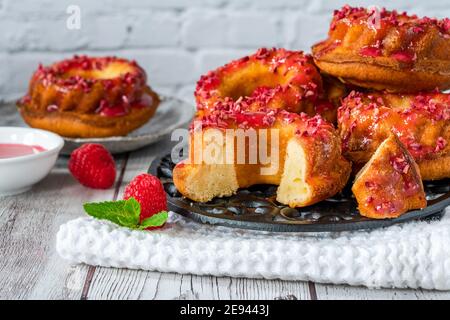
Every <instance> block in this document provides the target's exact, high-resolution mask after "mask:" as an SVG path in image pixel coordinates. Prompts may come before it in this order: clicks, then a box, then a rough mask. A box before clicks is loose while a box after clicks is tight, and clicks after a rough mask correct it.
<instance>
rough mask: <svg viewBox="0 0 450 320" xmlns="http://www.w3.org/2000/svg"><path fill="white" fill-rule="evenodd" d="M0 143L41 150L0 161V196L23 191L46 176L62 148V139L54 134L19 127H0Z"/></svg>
mask: <svg viewBox="0 0 450 320" xmlns="http://www.w3.org/2000/svg"><path fill="white" fill-rule="evenodd" d="M1 143H17V144H25V145H38V146H41V147H43V148H44V149H45V151H42V152H39V153H35V154H30V155H25V156H19V157H13V158H4V159H0V196H6V195H14V194H19V193H22V192H25V191H27V190H28V189H30V188H31V187H32V186H33V185H34V184H35V183H37V182H39V181H40V180H42V179H43V178H44V177H46V176H47V174H48V173H49V172H50V170H51V169H52V168H53V166H54V165H55V162H56V159H57V158H58V154H59V152H60V151H61V149H62V147H63V146H64V140H63V139H62V138H61V137H60V136H58V135H56V134H54V133H51V132H49V131H45V130H40V129H33V128H21V127H0V144H1Z"/></svg>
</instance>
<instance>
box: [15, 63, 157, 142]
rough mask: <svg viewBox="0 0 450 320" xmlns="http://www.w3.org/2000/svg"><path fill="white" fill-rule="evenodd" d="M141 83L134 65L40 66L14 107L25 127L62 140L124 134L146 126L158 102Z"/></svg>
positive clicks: (140, 72)
mask: <svg viewBox="0 0 450 320" xmlns="http://www.w3.org/2000/svg"><path fill="white" fill-rule="evenodd" d="M146 81H147V77H146V74H145V72H144V70H143V69H142V68H140V67H139V66H138V65H137V64H136V63H135V62H133V61H128V60H125V59H121V58H115V57H101V58H95V57H87V56H74V57H73V58H72V59H68V60H63V61H61V62H57V63H55V64H53V65H51V66H48V67H43V66H39V68H38V70H37V71H36V72H35V73H34V74H33V76H32V78H31V81H30V86H29V90H28V93H27V95H26V96H24V97H23V98H22V99H21V100H19V101H18V103H17V105H18V107H19V110H20V113H21V115H22V116H23V118H24V120H25V122H27V123H28V124H29V125H30V126H33V127H37V128H42V129H46V130H50V131H53V132H56V133H58V134H60V135H63V136H66V137H82V138H88V137H108V136H116V135H117V136H119V135H126V134H128V133H129V132H130V131H132V130H134V129H136V128H138V127H140V126H142V125H143V124H144V123H146V122H147V121H148V120H149V119H150V118H151V117H152V116H153V114H154V113H155V110H156V108H157V106H158V104H159V101H160V100H159V97H158V95H157V94H156V93H155V92H154V91H152V90H151V89H150V87H149V86H147V84H146Z"/></svg>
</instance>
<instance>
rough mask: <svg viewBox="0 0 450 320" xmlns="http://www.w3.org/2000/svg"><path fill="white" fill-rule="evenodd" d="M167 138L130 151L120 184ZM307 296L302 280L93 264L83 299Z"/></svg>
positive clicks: (166, 145)
mask: <svg viewBox="0 0 450 320" xmlns="http://www.w3.org/2000/svg"><path fill="white" fill-rule="evenodd" d="M161 146H163V148H164V149H165V150H166V151H167V152H168V151H169V150H170V146H171V143H170V139H169V137H166V138H165V140H164V141H163V142H161V143H160V144H158V145H153V146H150V147H148V148H145V149H143V150H140V151H137V152H133V153H131V155H130V157H129V159H128V161H127V166H126V170H125V173H124V176H123V181H122V186H121V188H120V189H119V197H120V196H121V194H122V193H123V188H124V187H125V186H126V184H127V183H128V182H129V181H130V180H131V179H132V178H134V177H135V176H136V175H137V174H139V173H142V172H146V171H147V169H148V167H149V166H150V163H151V161H152V160H153V159H154V157H155V156H156V155H158V154H160V153H161V152H163V151H162V147H161ZM294 297H296V298H298V299H309V298H310V296H309V290H308V284H307V283H304V282H286V281H275V280H274V281H266V280H249V279H232V278H216V277H208V276H206V277H200V276H195V275H180V274H173V273H157V272H145V271H136V270H118V269H109V268H96V269H95V273H94V277H93V279H92V282H91V285H90V288H89V291H88V294H87V299H274V298H294Z"/></svg>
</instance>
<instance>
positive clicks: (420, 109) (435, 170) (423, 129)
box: [338, 91, 450, 180]
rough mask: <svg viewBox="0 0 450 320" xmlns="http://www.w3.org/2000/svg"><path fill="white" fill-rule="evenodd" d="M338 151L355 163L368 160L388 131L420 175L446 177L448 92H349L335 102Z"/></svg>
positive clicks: (449, 127) (449, 136)
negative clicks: (403, 146)
mask: <svg viewBox="0 0 450 320" xmlns="http://www.w3.org/2000/svg"><path fill="white" fill-rule="evenodd" d="M338 130H339V134H340V136H341V139H342V146H343V147H342V148H343V153H344V155H345V156H346V157H347V158H348V159H349V160H351V161H352V162H354V163H355V164H356V165H357V166H358V165H361V164H364V163H366V162H367V161H369V159H370V157H371V156H372V155H373V153H374V152H375V151H376V149H377V148H378V146H379V145H380V144H381V143H382V142H383V141H384V140H385V139H386V138H387V137H388V136H389V135H390V133H391V131H394V132H395V133H396V134H397V135H398V137H399V139H400V140H401V141H402V143H403V144H404V145H405V146H406V148H407V149H408V151H409V153H411V155H412V156H413V158H414V159H415V161H416V162H417V164H418V166H419V168H420V172H421V176H422V178H423V179H424V180H435V179H443V178H449V177H450V145H449V143H448V142H449V141H450V96H449V95H448V94H444V93H420V94H414V95H413V94H392V93H379V92H378V93H364V94H363V93H358V92H355V91H354V92H352V93H350V95H349V96H347V97H346V98H345V99H344V100H343V103H342V106H341V107H340V108H339V112H338Z"/></svg>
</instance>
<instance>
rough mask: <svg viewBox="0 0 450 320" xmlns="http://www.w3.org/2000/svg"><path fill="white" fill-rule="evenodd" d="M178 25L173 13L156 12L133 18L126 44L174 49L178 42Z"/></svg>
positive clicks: (178, 22)
mask: <svg viewBox="0 0 450 320" xmlns="http://www.w3.org/2000/svg"><path fill="white" fill-rule="evenodd" d="M180 25H181V22H180V19H179V18H178V17H177V16H176V15H175V14H173V13H167V12H159V11H157V12H152V13H151V14H140V15H138V16H133V17H132V21H131V22H130V24H129V26H130V29H129V30H130V31H129V35H128V37H127V43H126V44H127V45H129V46H133V47H145V46H163V47H166V46H171V47H174V46H176V45H177V44H178V43H179V41H180Z"/></svg>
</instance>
